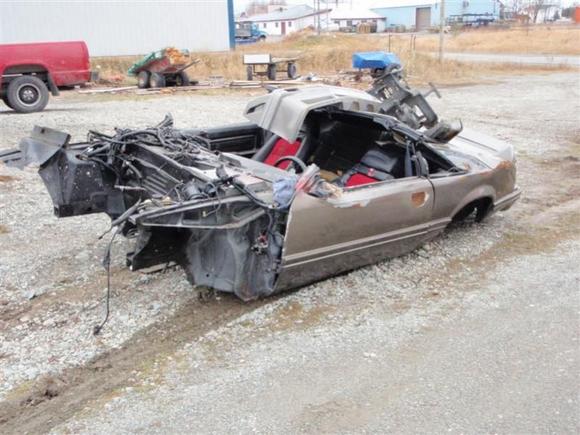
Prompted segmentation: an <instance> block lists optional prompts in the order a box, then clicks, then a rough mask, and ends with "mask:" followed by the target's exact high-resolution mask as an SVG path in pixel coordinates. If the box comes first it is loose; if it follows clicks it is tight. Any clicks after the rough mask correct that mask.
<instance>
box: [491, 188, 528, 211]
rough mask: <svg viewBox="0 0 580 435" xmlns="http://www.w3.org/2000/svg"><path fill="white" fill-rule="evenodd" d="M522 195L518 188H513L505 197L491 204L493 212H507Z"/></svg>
mask: <svg viewBox="0 0 580 435" xmlns="http://www.w3.org/2000/svg"><path fill="white" fill-rule="evenodd" d="M521 195H522V190H521V189H520V188H519V187H517V186H516V187H515V189H514V191H513V192H512V193H509V194H507V195H505V196H504V197H503V198H501V199H499V200H498V201H496V202H494V203H493V209H494V211H503V210H508V209H509V208H510V207H511V206H512V205H514V203H515V202H516V201H517V200H518V199H519V198H520V196H521Z"/></svg>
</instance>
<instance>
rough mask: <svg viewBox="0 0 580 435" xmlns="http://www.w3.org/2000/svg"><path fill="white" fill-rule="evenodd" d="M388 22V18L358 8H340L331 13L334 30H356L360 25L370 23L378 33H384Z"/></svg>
mask: <svg viewBox="0 0 580 435" xmlns="http://www.w3.org/2000/svg"><path fill="white" fill-rule="evenodd" d="M386 21H387V18H386V17H384V16H382V15H379V14H377V13H376V12H373V11H371V10H369V9H365V8H361V7H358V6H353V7H347V6H345V7H338V8H336V9H333V10H332V11H330V24H331V25H332V27H333V28H339V29H344V28H355V27H357V26H358V25H359V24H362V23H368V24H371V26H373V28H374V29H376V32H384V31H385V23H386Z"/></svg>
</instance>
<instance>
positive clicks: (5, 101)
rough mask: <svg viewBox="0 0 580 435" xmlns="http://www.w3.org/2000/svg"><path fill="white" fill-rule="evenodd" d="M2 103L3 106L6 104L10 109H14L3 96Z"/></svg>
mask: <svg viewBox="0 0 580 435" xmlns="http://www.w3.org/2000/svg"><path fill="white" fill-rule="evenodd" d="M2 102H3V103H4V104H6V105H7V106H8V107H9V108H10V109H14V108H13V107H12V106H11V105H10V101H8V97H7V96H6V95H5V96H3V97H2Z"/></svg>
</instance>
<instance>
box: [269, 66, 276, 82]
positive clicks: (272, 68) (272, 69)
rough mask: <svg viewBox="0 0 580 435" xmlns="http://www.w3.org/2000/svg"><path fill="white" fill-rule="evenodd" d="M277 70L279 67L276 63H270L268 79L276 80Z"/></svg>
mask: <svg viewBox="0 0 580 435" xmlns="http://www.w3.org/2000/svg"><path fill="white" fill-rule="evenodd" d="M276 72H277V68H276V64H275V63H272V64H270V65H268V79H269V80H276Z"/></svg>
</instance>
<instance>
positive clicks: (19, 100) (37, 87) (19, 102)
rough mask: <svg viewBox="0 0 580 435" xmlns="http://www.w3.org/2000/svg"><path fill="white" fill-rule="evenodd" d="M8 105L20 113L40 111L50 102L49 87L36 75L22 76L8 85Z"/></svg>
mask: <svg viewBox="0 0 580 435" xmlns="http://www.w3.org/2000/svg"><path fill="white" fill-rule="evenodd" d="M6 98H7V99H8V106H9V107H11V108H12V109H13V110H15V111H16V112H18V113H31V112H40V111H41V110H43V109H44V108H45V107H46V105H47V104H48V88H47V87H46V85H45V84H44V82H43V81H42V80H40V79H39V78H38V77H35V76H20V77H17V78H15V79H14V80H12V81H11V82H10V84H9V85H8V92H7V93H6Z"/></svg>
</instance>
